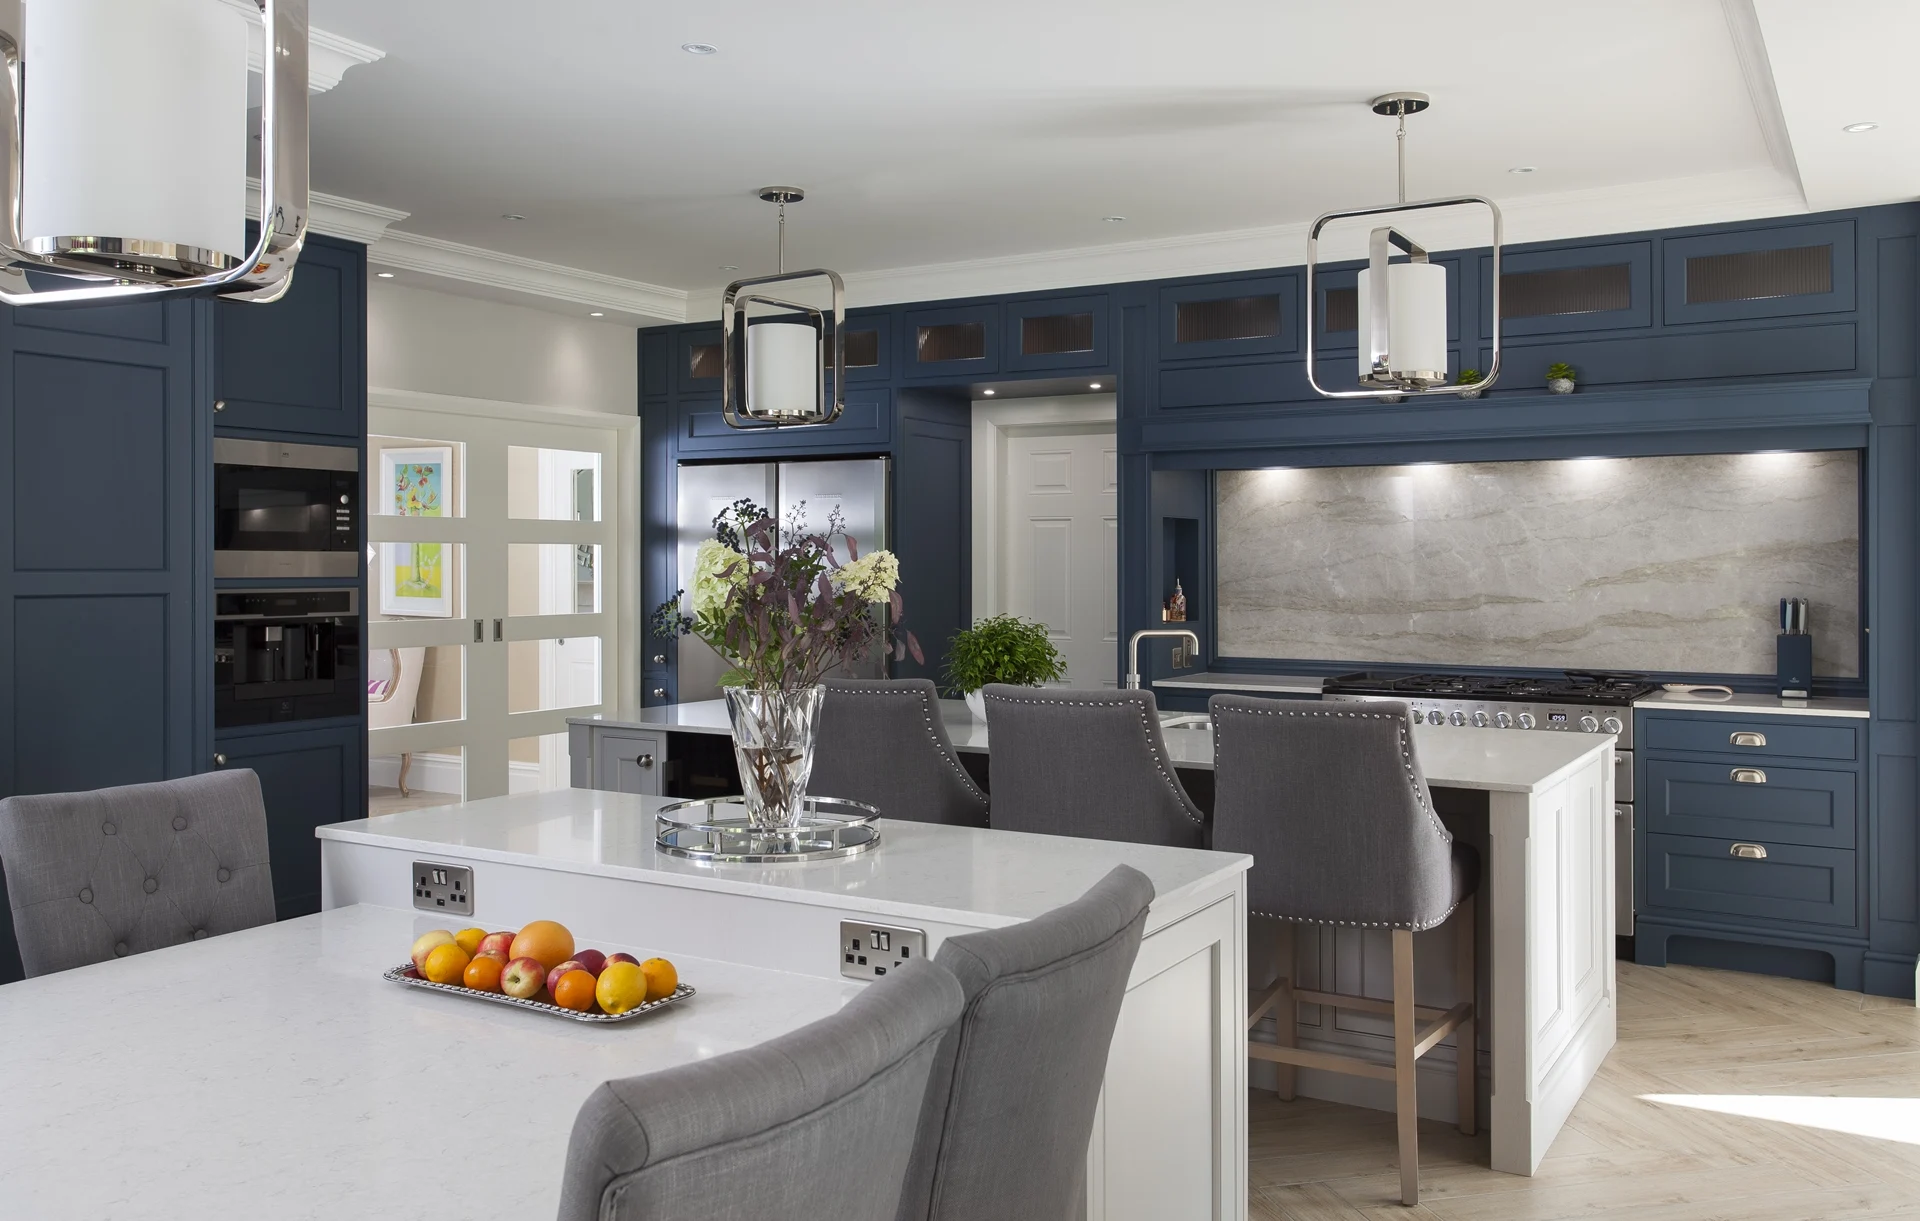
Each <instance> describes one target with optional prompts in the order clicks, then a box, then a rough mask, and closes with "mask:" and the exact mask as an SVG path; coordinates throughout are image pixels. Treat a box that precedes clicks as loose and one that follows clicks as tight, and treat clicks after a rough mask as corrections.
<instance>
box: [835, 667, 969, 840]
mask: <svg viewBox="0 0 1920 1221" xmlns="http://www.w3.org/2000/svg"><path fill="white" fill-rule="evenodd" d="M821 685H822V686H824V687H825V688H826V698H825V699H824V700H823V701H822V702H821V707H820V732H819V734H818V736H817V737H816V738H815V740H814V749H813V776H812V778H811V779H810V780H809V781H808V782H807V791H808V792H809V793H818V794H820V795H821V796H824V797H847V798H851V799H852V800H854V801H864V802H866V803H867V804H868V805H870V806H873V807H874V808H875V809H877V810H879V811H880V814H881V816H882V817H884V818H904V819H908V820H911V821H913V822H937V823H949V824H952V825H955V826H964V827H984V826H986V825H987V795H986V794H985V793H982V792H981V791H980V787H979V786H978V785H976V784H974V782H973V778H972V777H971V776H969V775H967V772H966V769H965V768H963V767H961V766H960V760H959V757H958V756H956V755H955V754H954V751H953V740H952V739H951V738H949V737H948V736H947V727H946V724H945V722H943V721H942V720H941V719H940V703H939V692H938V691H937V690H936V689H935V687H934V685H933V683H932V682H930V681H929V680H927V679H924V678H898V679H829V680H828V681H827V682H825V683H822V684H821Z"/></svg>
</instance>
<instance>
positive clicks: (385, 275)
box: [374, 271, 393, 280]
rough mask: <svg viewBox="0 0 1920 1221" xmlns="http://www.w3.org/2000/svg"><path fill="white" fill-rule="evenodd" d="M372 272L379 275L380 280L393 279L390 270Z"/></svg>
mask: <svg viewBox="0 0 1920 1221" xmlns="http://www.w3.org/2000/svg"><path fill="white" fill-rule="evenodd" d="M374 274H375V275H377V276H379V277H380V278H381V279H382V280H391V279H393V273H392V272H390V271H378V272H375V273H374Z"/></svg>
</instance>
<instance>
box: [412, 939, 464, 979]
mask: <svg viewBox="0 0 1920 1221" xmlns="http://www.w3.org/2000/svg"><path fill="white" fill-rule="evenodd" d="M468 961H469V960H468V958H467V952H466V951H465V950H463V949H461V948H460V947H459V946H457V945H455V944H454V943H453V942H451V941H449V942H447V943H446V944H445V945H436V946H434V947H433V949H432V950H430V951H428V953H427V961H426V962H425V963H424V964H423V965H422V966H421V968H420V974H422V975H424V976H426V977H427V978H428V979H430V980H432V981H433V982H434V983H436V984H457V983H459V982H460V981H461V978H462V977H463V976H464V975H465V974H466V972H467V962H468Z"/></svg>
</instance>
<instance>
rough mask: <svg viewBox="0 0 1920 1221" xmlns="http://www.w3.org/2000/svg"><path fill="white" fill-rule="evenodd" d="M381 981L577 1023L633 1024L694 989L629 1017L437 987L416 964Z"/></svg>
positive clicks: (677, 991)
mask: <svg viewBox="0 0 1920 1221" xmlns="http://www.w3.org/2000/svg"><path fill="white" fill-rule="evenodd" d="M381 978H382V979H390V980H392V981H393V982H394V983H396V984H405V985H406V986H407V987H409V988H426V989H429V990H431V991H434V992H445V993H448V994H449V995H452V996H464V997H466V998H467V999H468V1000H475V1001H492V1002H493V1003H494V1004H496V1005H513V1006H515V1007H516V1008H520V1009H531V1010H533V1011H534V1012H535V1013H548V1014H552V1015H553V1016H554V1017H557V1018H568V1019H570V1020H572V1021H575V1022H630V1021H632V1020H633V1019H634V1018H637V1017H641V1016H644V1015H645V1014H649V1013H652V1012H654V1011H655V1010H657V1009H665V1008H666V1007H667V1006H668V1005H672V1004H675V1003H677V1002H679V1001H683V1000H686V999H687V998H688V997H689V996H692V995H693V987H692V985H690V984H681V985H680V986H679V987H677V988H675V989H674V990H673V995H672V996H663V997H661V998H660V999H659V1000H657V1001H648V1002H647V1003H645V1004H644V1005H635V1006H634V1007H633V1008H631V1009H629V1010H627V1011H626V1012H625V1013H578V1012H575V1011H574V1010H572V1009H562V1008H561V1007H560V1006H558V1005H556V1004H554V1003H553V1002H552V1001H543V1000H521V999H520V998H519V997H517V996H508V995H507V994H506V993H504V992H480V991H476V990H475V989H473V988H466V987H462V986H461V985H459V984H436V983H434V982H433V981H432V980H430V979H423V978H421V976H420V973H419V972H418V971H417V970H415V969H414V966H413V964H412V963H410V962H409V963H403V964H401V965H400V966H397V967H395V968H394V969H393V970H391V971H388V972H387V973H386V974H385V975H383V976H381ZM541 995H542V996H544V995H546V991H545V989H542V990H541Z"/></svg>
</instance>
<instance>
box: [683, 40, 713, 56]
mask: <svg viewBox="0 0 1920 1221" xmlns="http://www.w3.org/2000/svg"><path fill="white" fill-rule="evenodd" d="M680 49H681V50H682V51H685V52H686V53H687V54H689V55H718V54H720V48H719V47H716V46H714V45H713V44H712V43H710V42H683V43H681V44H680Z"/></svg>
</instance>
